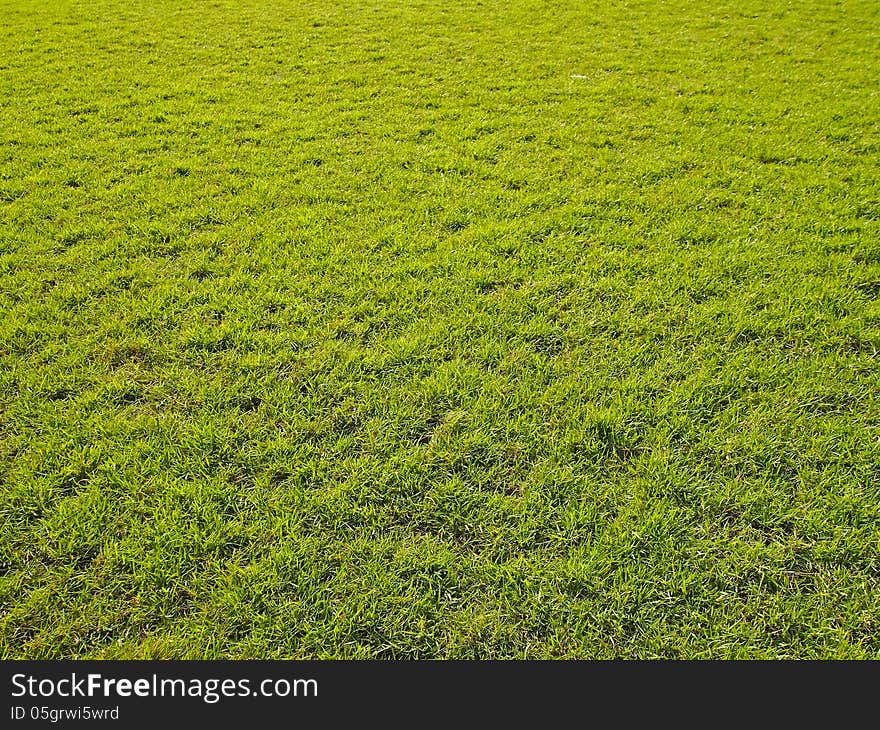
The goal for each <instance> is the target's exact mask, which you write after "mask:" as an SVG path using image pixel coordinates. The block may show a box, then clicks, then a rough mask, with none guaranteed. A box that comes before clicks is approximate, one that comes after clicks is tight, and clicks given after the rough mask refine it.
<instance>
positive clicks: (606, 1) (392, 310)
mask: <svg viewBox="0 0 880 730" xmlns="http://www.w3.org/2000/svg"><path fill="white" fill-rule="evenodd" d="M0 27H2V32H0V480H2V482H0V483H2V488H0V576H2V577H0V654H2V656H4V657H7V658H10V657H18V658H23V657H27V658H45V657H99V658H148V657H152V658H184V657H196V658H197V657H207V658H216V657H231V658H244V657H264V658H269V657H276V658H277V657H348V658H352V657H354V658H367V657H378V658H407V657H422V658H425V657H444V658H450V657H458V658H487V657H531V658H548V657H641V658H646V657H695V658H708V657H713V658H734V657H853V658H855V657H862V658H864V657H874V658H877V657H878V655H880V544H878V539H880V390H878V386H880V377H878V375H880V371H878V364H880V359H878V358H880V303H878V297H880V173H878V169H880V168H878V165H880V93H878V92H880V4H878V3H877V2H875V1H874V0H844V1H842V2H824V1H823V2H815V1H809V2H806V1H805V2H796V3H786V2H768V1H764V2H757V1H755V0H736V1H733V0H730V1H722V0H711V1H708V2H703V3H690V2H685V1H684V0H670V1H668V2H661V1H660V0H636V1H633V2H628V3H618V2H610V0H586V1H575V0H554V1H553V2H545V1H541V0H511V2H502V1H500V0H483V1H482V2H476V1H467V2H446V1H445V0H420V1H416V2H408V1H406V0H397V1H392V0H365V1H364V2H356V3H355V2H351V3H338V2H331V1H330V0H312V1H310V2H292V1H288V0H285V1H278V2H269V0H215V1H213V2H195V1H193V0H181V1H178V2H165V1H164V0H148V1H146V2H122V1H121V0H112V1H111V0H89V1H88V2H86V1H85V0H83V1H81V2H80V1H77V2H46V1H44V0H28V1H23V0H0Z"/></svg>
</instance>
